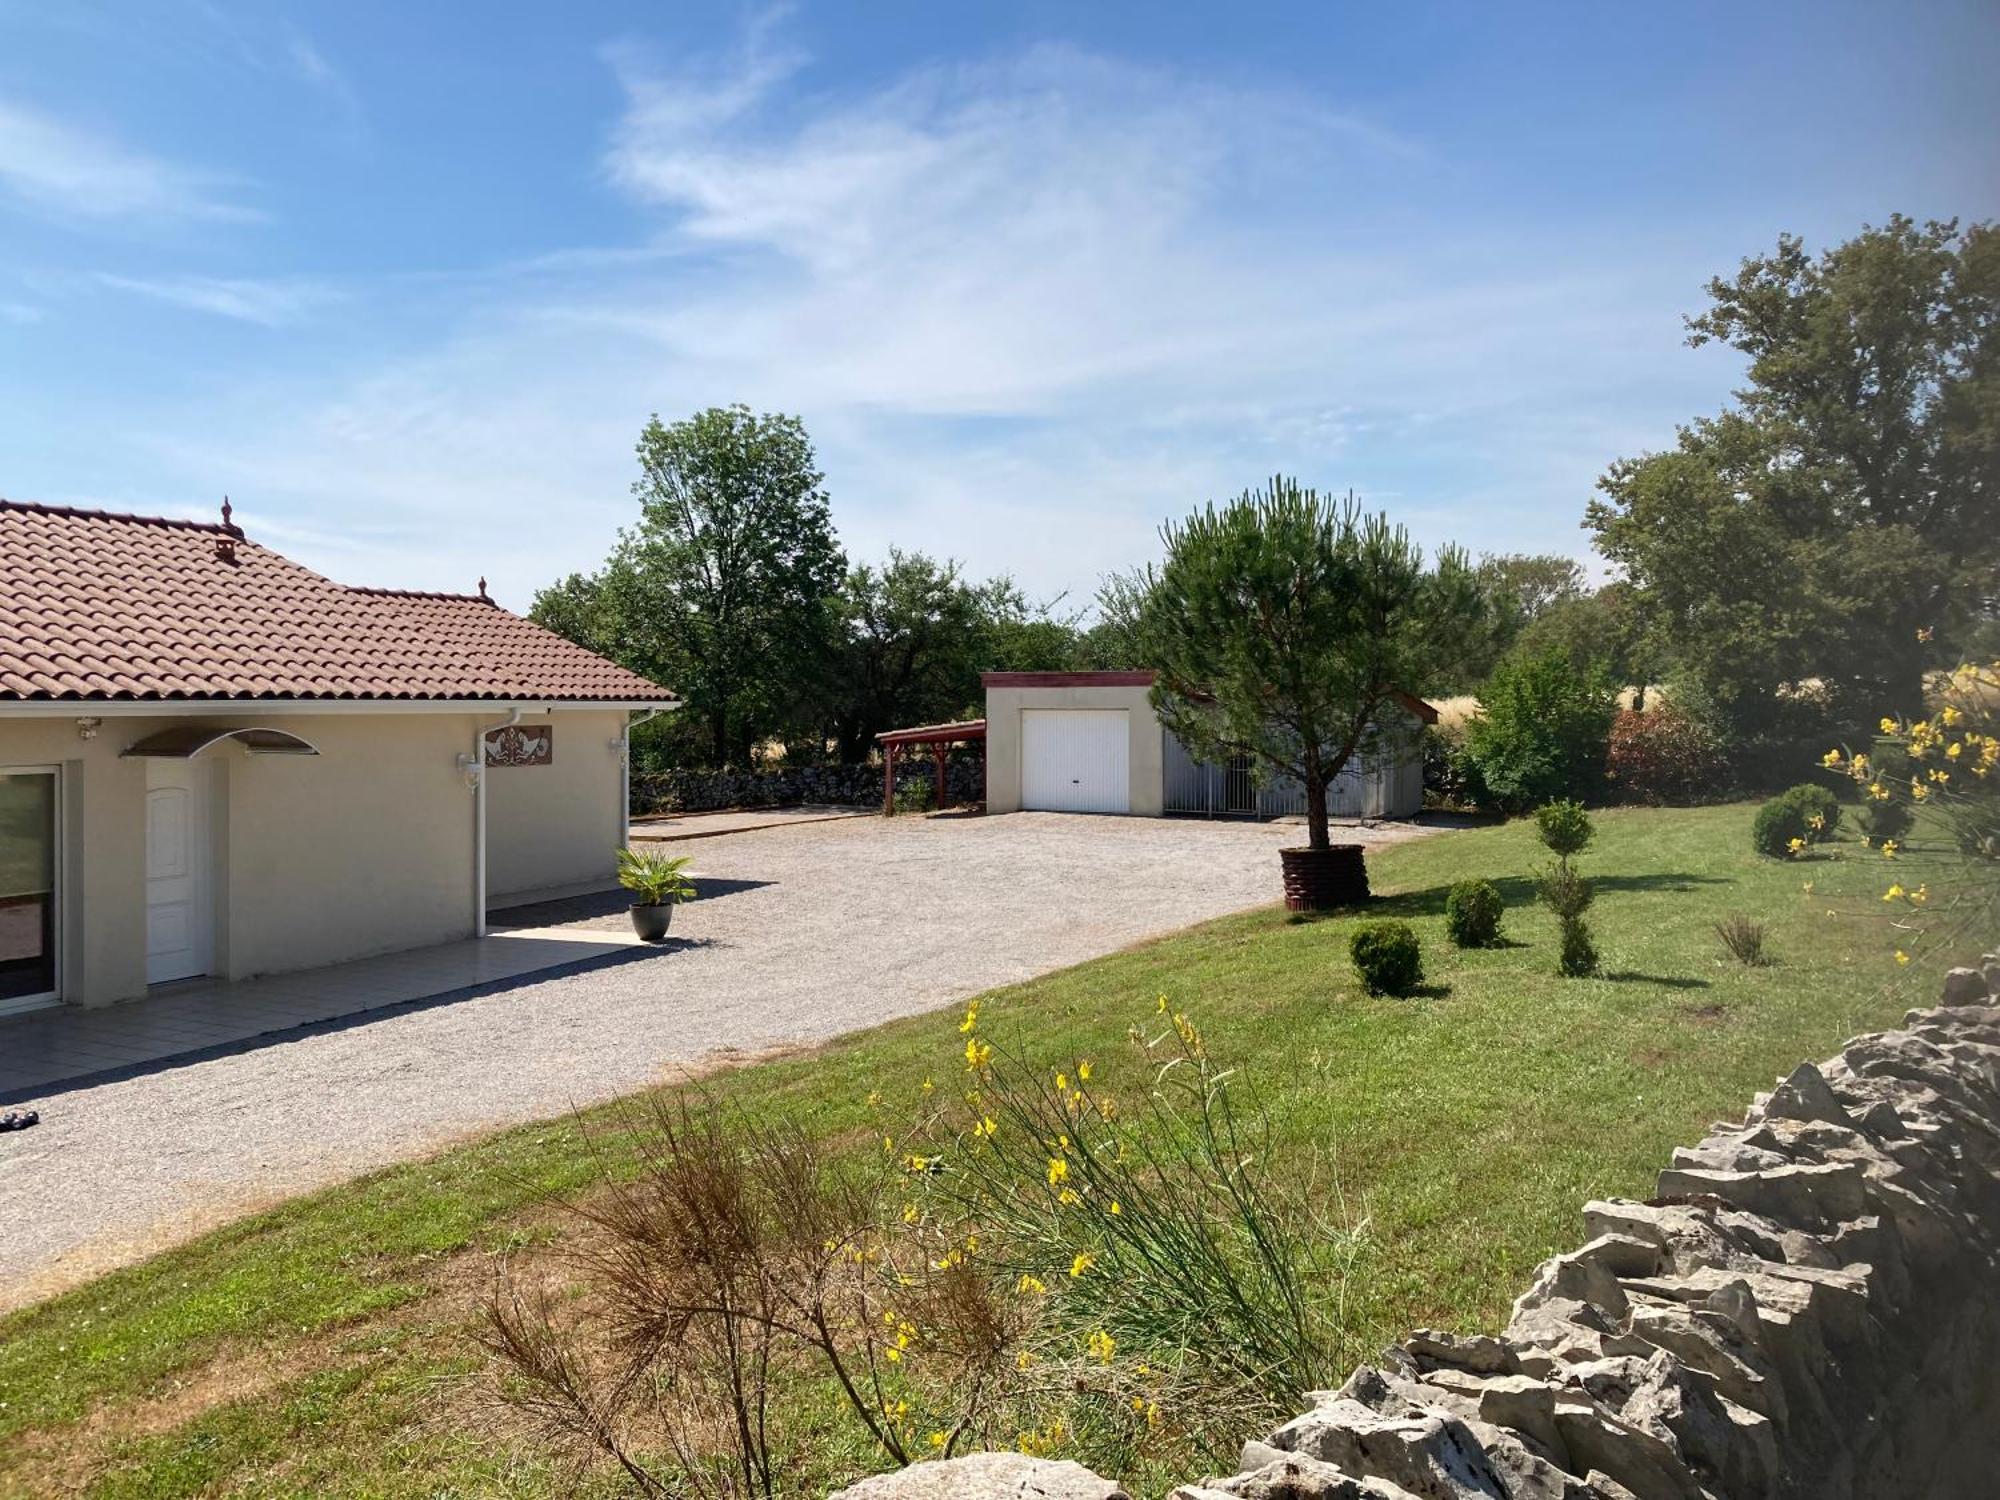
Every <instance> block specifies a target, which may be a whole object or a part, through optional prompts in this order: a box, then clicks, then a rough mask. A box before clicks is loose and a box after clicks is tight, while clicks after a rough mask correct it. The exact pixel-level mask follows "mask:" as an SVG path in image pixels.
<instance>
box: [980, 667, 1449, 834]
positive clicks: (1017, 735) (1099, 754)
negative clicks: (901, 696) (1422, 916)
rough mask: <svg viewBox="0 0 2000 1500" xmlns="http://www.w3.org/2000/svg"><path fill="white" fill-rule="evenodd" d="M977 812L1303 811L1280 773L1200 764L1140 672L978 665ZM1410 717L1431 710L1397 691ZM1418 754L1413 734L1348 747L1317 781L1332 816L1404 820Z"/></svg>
mask: <svg viewBox="0 0 2000 1500" xmlns="http://www.w3.org/2000/svg"><path fill="white" fill-rule="evenodd" d="M982 680H983V682H984V683H985V687H986V810H987V811H988V812H991V813H1005V812H1037V811H1039V812H1089V813H1128V814H1131V815H1133V816H1136V817H1160V816H1162V815H1164V814H1167V813H1176V814H1185V813H1199V814H1207V815H1210V816H1231V817H1257V818H1276V817H1284V816H1287V815H1293V814H1301V815H1302V814H1303V813H1304V812H1305V808H1306V802H1305V789H1304V788H1303V787H1302V786H1300V785H1299V784H1298V783H1297V782H1296V781H1293V780H1291V779H1290V778H1279V779H1275V780H1271V781H1269V782H1267V783H1266V784H1265V785H1263V786H1259V785H1258V784H1257V778H1256V777H1255V776H1254V775H1253V772H1252V767H1251V763H1250V761H1249V759H1248V758H1247V757H1244V758H1239V759H1237V760H1233V761H1230V762H1228V763H1227V764H1221V765H1217V764H1213V763H1205V762H1202V761H1198V760H1196V759H1195V758H1194V757H1193V756H1192V755H1191V754H1189V753H1188V750H1187V747H1186V746H1184V745H1182V744H1181V742H1180V741H1179V740H1177V739H1175V738H1174V737H1173V736H1172V735H1170V734H1168V733H1167V732H1166V730H1165V729H1164V728H1163V727H1162V726H1161V724H1160V720H1159V716H1158V715H1157V714H1155V713H1154V712H1153V705H1152V702H1151V700H1150V697H1149V694H1150V693H1151V690H1152V686H1153V674H1152V673H1151V672H988V673H986V674H985V676H984V678H983V679H982ZM1400 701H1401V711H1402V712H1405V713H1407V714H1408V715H1410V718H1411V721H1412V725H1413V727H1414V725H1416V724H1430V723H1435V722H1436V720H1437V710H1436V709H1434V708H1432V707H1431V705H1430V704H1428V703H1425V702H1424V701H1423V700H1422V699H1420V698H1415V697H1409V696H1405V697H1403V698H1402V699H1401V700H1400ZM1423 801H1424V777H1423V757H1422V753H1421V751H1420V750H1419V749H1418V747H1417V744H1416V740H1415V737H1414V736H1411V737H1410V739H1409V741H1408V743H1407V744H1406V745H1405V746H1403V747H1399V749H1398V750H1397V751H1396V752H1393V753H1391V754H1383V753H1376V754H1374V755H1371V756H1357V757H1356V758H1355V760H1354V761H1352V762H1350V763H1349V765H1348V767H1347V769H1346V770H1345V771H1343V772H1342V773H1341V774H1340V776H1338V777H1336V778H1335V780H1334V781H1333V783H1332V785H1330V786H1329V787H1328V788H1327V810H1328V812H1329V813H1331V814H1332V815H1333V816H1334V817H1340V818H1409V817H1414V816H1416V814H1417V813H1418V812H1419V811H1421V810H1422V808H1423Z"/></svg>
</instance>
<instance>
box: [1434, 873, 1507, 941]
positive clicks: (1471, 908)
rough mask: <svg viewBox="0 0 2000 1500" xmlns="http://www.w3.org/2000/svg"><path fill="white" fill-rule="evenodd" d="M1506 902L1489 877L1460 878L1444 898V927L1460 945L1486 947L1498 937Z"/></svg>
mask: <svg viewBox="0 0 2000 1500" xmlns="http://www.w3.org/2000/svg"><path fill="white" fill-rule="evenodd" d="M1506 909H1507V903H1506V902H1505V901H1503V900H1501V899H1500V888H1499V887H1498V886H1496V885H1494V884H1493V882H1492V881H1490V880H1461V881H1459V882H1458V884H1456V885H1454V886H1453V887H1452V888H1451V890H1450V892H1449V893H1447V894H1446V896H1445V898H1444V930H1445V931H1446V932H1447V933H1448V934H1449V935H1450V937H1451V940H1452V941H1453V942H1454V943H1456V944H1458V946H1459V947H1461V948H1490V947H1492V946H1493V944H1494V943H1495V942H1497V941H1498V940H1499V937H1500V914H1501V913H1502V912H1504V911H1505V910H1506Z"/></svg>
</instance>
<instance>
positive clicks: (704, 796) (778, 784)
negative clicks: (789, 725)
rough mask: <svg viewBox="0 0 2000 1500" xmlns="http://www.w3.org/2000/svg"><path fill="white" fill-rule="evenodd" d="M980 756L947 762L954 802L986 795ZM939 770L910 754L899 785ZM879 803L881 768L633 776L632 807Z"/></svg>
mask: <svg viewBox="0 0 2000 1500" xmlns="http://www.w3.org/2000/svg"><path fill="white" fill-rule="evenodd" d="M982 775H983V773H982V770H981V767H980V764H979V762H978V761H976V760H963V761H961V760H953V761H949V762H947V763H946V771H945V779H946V783H947V785H948V786H949V787H950V789H951V800H952V802H953V804H954V805H959V804H964V803H969V802H979V801H982V800H984V798H985V796H986V788H985V784H984V781H983V780H982ZM935 780H936V772H935V770H934V768H933V766H932V763H931V761H930V759H929V757H928V756H926V757H924V758H923V759H918V758H917V757H915V756H911V757H909V758H908V759H903V760H901V761H900V763H899V764H898V765H897V767H896V787H897V789H898V790H899V791H900V790H901V789H903V788H905V787H911V786H919V785H921V786H926V787H928V786H931V785H932V784H933V782H934V781H935ZM808 803H810V804H822V803H824V804H832V805H834V806H838V807H879V806H880V805H881V803H882V768H881V767H880V766H867V765H858V766H792V767H786V768H783V769H780V770H775V771H704V770H683V771H653V772H647V773H644V774H635V775H634V776H633V777H632V811H633V812H635V813H657V812H715V811H718V810H720V809H723V808H733V807H796V806H799V805H801V804H808Z"/></svg>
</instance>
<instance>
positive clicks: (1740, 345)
mask: <svg viewBox="0 0 2000 1500" xmlns="http://www.w3.org/2000/svg"><path fill="white" fill-rule="evenodd" d="M1708 293H1709V298H1710V306H1709V308H1708V310H1707V311H1706V312H1703V313H1701V314H1700V315H1699V316H1696V317H1694V318H1691V319H1689V320H1688V330H1689V343H1690V344H1694V345H1702V344H1707V343H1710V342H1720V343H1724V344H1727V345H1728V346H1730V347H1731V348H1733V349H1736V350H1737V351H1739V352H1740V353H1741V354H1743V355H1744V356H1745V358H1746V360H1747V361H1748V364H1747V384H1746V385H1745V386H1744V387H1743V388H1742V389H1741V390H1739V391H1738V392H1737V393H1736V402H1735V405H1734V406H1733V407H1732V408H1731V409H1729V410H1727V411H1725V412H1723V413H1720V414H1718V415H1716V416H1714V417H1708V418H1703V419H1700V420H1697V421H1695V422H1693V423H1691V424H1689V425H1688V426H1686V427H1684V428H1682V429H1681V431H1680V434H1679V440H1678V442H1677V443H1676V445H1675V446H1674V447H1673V448H1672V449H1669V450H1667V451H1665V452H1662V453H1655V454H1650V455H1646V456H1643V457H1640V458H1633V459H1624V460H1621V461H1619V462H1618V463H1615V464H1613V465H1612V467H1611V469H1610V470H1609V472H1607V473H1606V474H1605V475H1604V477H1603V478H1602V479H1601V480H1600V481H1599V485H1598V488H1599V490H1600V492H1601V496H1600V498H1599V499H1597V500H1595V501H1593V502H1592V503H1591V505H1590V507H1589V510H1588V512H1587V519H1586V524H1587V525H1588V526H1590V527H1591V528H1592V529H1593V530H1594V531H1595V532H1596V540H1597V546H1598V548H1599V549H1600V550H1601V551H1602V552H1603V553H1604V555H1605V556H1606V557H1608V558H1610V559H1612V560H1613V561H1614V562H1617V563H1619V564H1621V565H1622V566H1623V567H1624V568H1625V570H1626V572H1627V574H1628V576H1629V577H1630V578H1631V580H1632V582H1633V583H1634V584H1635V585H1636V586H1637V587H1638V589H1639V590H1640V594H1641V599H1642V604H1643V609H1644V613H1645V616H1646V618H1647V621H1648V624H1649V629H1650V631H1651V633H1652V634H1653V636H1654V638H1655V639H1656V641H1657V642H1658V644H1659V646H1660V647H1661V648H1662V649H1663V650H1664V651H1665V653H1666V654H1667V655H1669V656H1670V657H1671V658H1672V660H1673V661H1674V663H1675V665H1676V666H1678V667H1679V668H1680V669H1681V670H1683V671H1685V672H1687V673H1689V674H1691V675H1692V676H1693V677H1694V678H1695V679H1696V680H1697V681H1698V682H1699V683H1700V684H1701V686H1702V687H1703V688H1704V689H1705V691H1706V692H1707V693H1708V695H1709V696H1710V698H1711V700H1712V701H1713V702H1714V703H1715V705H1716V706H1717V708H1718V709H1719V710H1720V711H1721V712H1722V713H1723V714H1724V715H1725V716H1726V717H1727V718H1728V719H1729V720H1730V721H1731V723H1732V726H1733V727H1734V728H1736V729H1737V730H1738V732H1739V733H1754V732H1756V731H1757V730H1758V729H1760V728H1761V727H1763V726H1764V725H1765V724H1766V723H1768V721H1769V720H1770V718H1771V717H1772V715H1773V714H1775V713H1776V712H1777V711H1778V708H1779V705H1780V704H1781V701H1782V695H1781V692H1780V690H1781V689H1782V688H1784V687H1786V686H1787V685H1789V684H1797V683H1799V682H1802V681H1804V680H1805V679H1808V678H1812V679H1816V680H1818V681H1819V682H1820V683H1822V684H1823V685H1824V686H1825V687H1826V689H1827V690H1828V691H1829V692H1830V693H1831V695H1832V697H1833V701H1834V702H1835V704H1836V705H1839V706H1845V707H1849V708H1850V709H1851V710H1852V711H1854V712H1859V711H1862V710H1863V709H1864V708H1865V710H1866V711H1869V712H1873V711H1874V710H1875V709H1876V708H1877V707H1879V706H1880V705H1885V704H1886V705H1890V706H1895V707H1898V708H1902V709H1905V710H1909V709H1914V708H1915V707H1917V706H1918V705H1919V704H1920V702H1921V698H1922V674H1923V669H1924V664H1925V662H1926V660H1927V653H1926V649H1925V647H1924V645H1923V644H1922V643H1921V642H1920V641H1919V633H1920V632H1923V633H1925V636H1926V639H1928V638H1930V637H1931V636H1933V635H1934V636H1935V638H1936V639H1937V640H1938V641H1939V642H1941V643H1947V644H1948V645H1953V646H1955V645H1958V644H1959V643H1962V642H1965V641H1967V640H1969V639H1970V638H1971V637H1973V636H1975V635H1976V634H1978V633H1979V632H1981V631H1982V630H1989V629H1990V628H1991V625H1992V621H1993V617H1994V612H1995V609H1996V605H2000V501H1996V498H1995V497H1996V485H2000V231H1996V228H1995V226H1993V225H1990V224H1980V225H1974V226H1973V227H1971V228H1969V229H1967V230H1965V231H1963V232H1961V231H1960V230H1959V228H1958V226H1957V223H1956V222H1955V221H1950V222H1944V223H1936V222H1933V223H1930V224H1926V225H1923V226H1921V227H1920V226H1918V225H1917V224H1915V223H1914V222H1912V221H1911V220H1909V219H1906V218H1903V217H1901V216H1900V215H1899V216H1896V217H1893V218H1891V219H1890V220H1889V222H1888V223H1887V224H1886V225H1884V226H1882V227H1880V228H1866V229H1864V230H1863V231H1862V233H1860V234H1859V235H1857V236H1855V237H1854V238H1853V239H1851V240H1848V241H1847V242H1846V243H1844V244H1841V245H1837V246H1835V247H1833V248H1832V249H1829V250H1827V251H1825V252H1823V253H1822V254H1820V255H1819V256H1817V257H1814V256H1811V255H1809V254H1808V253H1807V251H1806V249H1805V247H1804V245H1803V243H1802V242H1801V241H1800V240H1798V239H1796V238H1793V237H1791V236H1785V237H1783V238H1781V239H1780V240H1779V242H1778V247H1777V249H1776V250H1775V251H1774V252H1773V253H1771V254H1769V255H1761V256H1755V257H1752V258H1751V259H1748V260H1746V261H1744V263H1743V265H1742V267H1741V269H1740V270H1739V271H1738V272H1737V274H1736V275H1735V276H1734V277H1731V278H1727V279H1725V278H1721V277H1718V278H1716V279H1715V280H1713V281H1711V282H1710V283H1709V286H1708Z"/></svg>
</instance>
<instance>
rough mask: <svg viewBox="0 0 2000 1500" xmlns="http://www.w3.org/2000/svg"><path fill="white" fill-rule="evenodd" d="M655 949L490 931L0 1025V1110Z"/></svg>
mask: <svg viewBox="0 0 2000 1500" xmlns="http://www.w3.org/2000/svg"><path fill="white" fill-rule="evenodd" d="M657 951H659V950H657V949H649V948H647V946H646V945H645V944H643V943H641V942H640V941H639V939H638V938H637V937H635V936H634V935H633V934H632V933H631V932H629V931H617V930H612V929H609V928H579V927H574V926H555V927H511V928H508V927H496V928H495V929H494V931H493V932H492V933H491V934H490V935H488V936H486V937H483V938H468V939H465V940H463V941H461V942H455V943H444V944H440V945H439V946H437V947H433V948H416V949H412V950H410V951H408V952H404V953H385V954H383V955H381V956H379V957H376V958H364V959H357V960H355V961H354V962H352V963H344V964H331V965H328V966H327V967H325V968H320V969H304V970H301V971H299V972H297V973H294V974H277V975H273V976H271V977H269V978H265V979H246V980H239V981H236V982H234V983H231V982H229V981H226V980H215V979H197V980H190V981H188V982H186V983H184V984H174V985H163V986H161V987H159V988H157V989H155V990H154V991H153V992H152V993H151V994H149V995H147V996H146V997H145V998H144V999H141V1000H131V1001H127V1002H126V1003H124V1004H122V1005H107V1006H100V1007H96V1008H94V1009H89V1010H85V1009H81V1008H78V1007H74V1006H58V1007H56V1008H54V1009H51V1010H42V1011H35V1012H33V1013H31V1014H28V1015H23V1016H10V1017H6V1018H0V1104H19V1103H23V1102H26V1101H30V1100H33V1099H34V1098H36V1097H37V1096H39V1095H43V1094H47V1093H52V1092H54V1091H55V1090H56V1087H57V1086H61V1087H64V1088H73V1087H75V1086H76V1084H77V1083H78V1082H79V1081H81V1080H85V1079H90V1078H92V1077H94V1076H96V1075H100V1074H105V1075H117V1076H126V1075H129V1074H131V1073H135V1072H146V1071H150V1070H151V1069H152V1068H154V1067H156V1066H161V1065H165V1064H167V1063H170V1062H172V1061H174V1060H176V1059H184V1058H186V1057H187V1056H188V1055H189V1054H195V1053H208V1052H211V1051H215V1050H218V1049H232V1048H237V1047H240V1046H242V1045H244V1044H245V1043H252V1042H255V1041H256V1039H258V1038H260V1037H268V1036H271V1035H272V1034H274V1033H280V1032H286V1031H290V1030H292V1029H294V1028H296V1027H300V1026H311V1025H315V1024H318V1023H322V1022H329V1021H340V1020H344V1019H347V1018H350V1017H354V1016H358V1015H364V1014H367V1013H369V1012H372V1011H380V1010H384V1009H387V1008H389V1007H395V1006H409V1005H411V1004H414V1003H417V1002H424V1001H438V1000H441V999H444V998H447V997H451V996H456V995H459V994H461V993H466V992H479V993H484V992H486V991H489V990H491V989H493V988H495V987H498V986H502V985H504V984H506V983H507V982H508V981H511V980H518V979H524V978H528V977H546V976H547V975H548V974H549V972H550V971H552V970H555V969H562V968H567V967H570V966H572V965H577V964H585V963H589V962H591V961H593V960H612V959H616V958H640V957H643V956H645V954H647V953H649V952H657Z"/></svg>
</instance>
